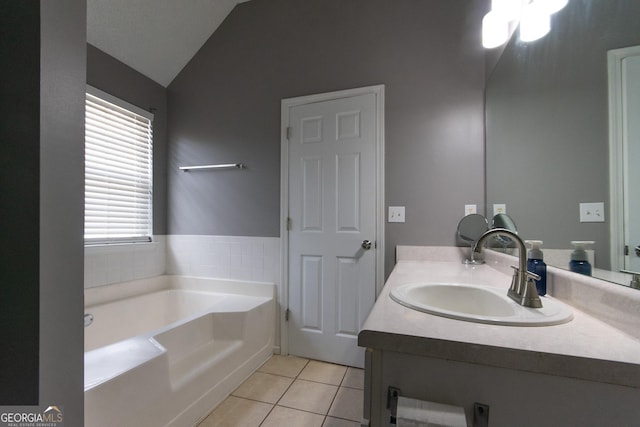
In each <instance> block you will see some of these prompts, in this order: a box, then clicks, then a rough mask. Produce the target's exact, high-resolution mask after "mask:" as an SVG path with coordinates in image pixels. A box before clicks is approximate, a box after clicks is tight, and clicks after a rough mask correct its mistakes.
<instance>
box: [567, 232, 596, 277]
mask: <svg viewBox="0 0 640 427" xmlns="http://www.w3.org/2000/svg"><path fill="white" fill-rule="evenodd" d="M594 243H595V242H594V241H593V240H573V241H571V244H572V245H573V252H571V261H569V270H571V271H573V272H574V273H580V274H584V275H585V276H591V264H590V263H589V258H588V257H587V252H586V251H585V250H584V247H585V246H586V245H593V244H594Z"/></svg>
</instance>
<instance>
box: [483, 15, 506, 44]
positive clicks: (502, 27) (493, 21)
mask: <svg viewBox="0 0 640 427" xmlns="http://www.w3.org/2000/svg"><path fill="white" fill-rule="evenodd" d="M507 40H509V21H506V20H505V19H504V17H503V16H501V15H499V14H497V13H495V12H494V11H491V12H489V13H487V14H486V15H485V16H484V18H482V46H484V47H486V48H487V49H492V48H494V47H498V46H500V45H503V44H505V43H506V42H507Z"/></svg>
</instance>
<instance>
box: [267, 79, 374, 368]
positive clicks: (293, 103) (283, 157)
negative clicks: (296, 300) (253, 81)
mask: <svg viewBox="0 0 640 427" xmlns="http://www.w3.org/2000/svg"><path fill="white" fill-rule="evenodd" d="M366 94H374V95H375V99H376V101H375V102H376V113H375V116H376V129H375V144H376V212H375V222H376V254H375V255H376V272H375V277H376V283H375V287H376V290H375V292H376V293H375V295H376V299H377V298H378V294H380V291H381V290H382V287H383V286H384V253H385V245H384V226H385V222H384V220H385V212H384V203H385V200H384V85H375V86H366V87H361V88H355V89H347V90H339V91H334V92H327V93H319V94H314V95H305V96H299V97H295V98H286V99H283V100H282V101H281V113H280V295H279V296H278V299H279V301H280V308H279V312H280V313H279V324H280V354H282V355H287V354H289V331H288V322H287V321H286V319H285V317H286V312H287V309H288V307H289V229H288V226H287V219H288V216H289V139H288V132H287V129H288V127H289V119H290V113H289V112H290V109H291V108H293V107H298V106H300V105H305V104H312V103H316V102H323V101H331V100H334V99H341V98H350V97H354V96H358V95H366Z"/></svg>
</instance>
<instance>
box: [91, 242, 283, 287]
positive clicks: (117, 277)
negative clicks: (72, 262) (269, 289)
mask: <svg viewBox="0 0 640 427" xmlns="http://www.w3.org/2000/svg"><path fill="white" fill-rule="evenodd" d="M84 267H85V269H84V287H85V288H90V287H95V286H101V285H107V284H111V283H120V282H127V281H130V280H138V279H144V278H148V277H155V276H159V275H161V274H177V275H184V276H199V277H210V278H220V279H235V280H254V281H261V282H270V283H278V282H279V281H280V238H278V237H253V236H204V235H167V236H154V238H153V242H151V243H136V244H127V245H105V246H87V247H85V259H84Z"/></svg>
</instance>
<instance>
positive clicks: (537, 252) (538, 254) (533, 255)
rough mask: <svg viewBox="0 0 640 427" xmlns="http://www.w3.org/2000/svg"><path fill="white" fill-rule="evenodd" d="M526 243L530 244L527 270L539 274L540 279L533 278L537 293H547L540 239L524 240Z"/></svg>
mask: <svg viewBox="0 0 640 427" xmlns="http://www.w3.org/2000/svg"><path fill="white" fill-rule="evenodd" d="M525 243H526V244H528V245H530V247H531V249H529V254H528V255H527V270H528V271H530V272H532V273H535V274H537V275H538V276H540V280H535V282H536V290H537V291H538V295H540V296H542V295H546V294H547V264H545V263H544V261H543V255H542V250H541V249H540V247H541V246H542V240H526V241H525Z"/></svg>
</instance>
